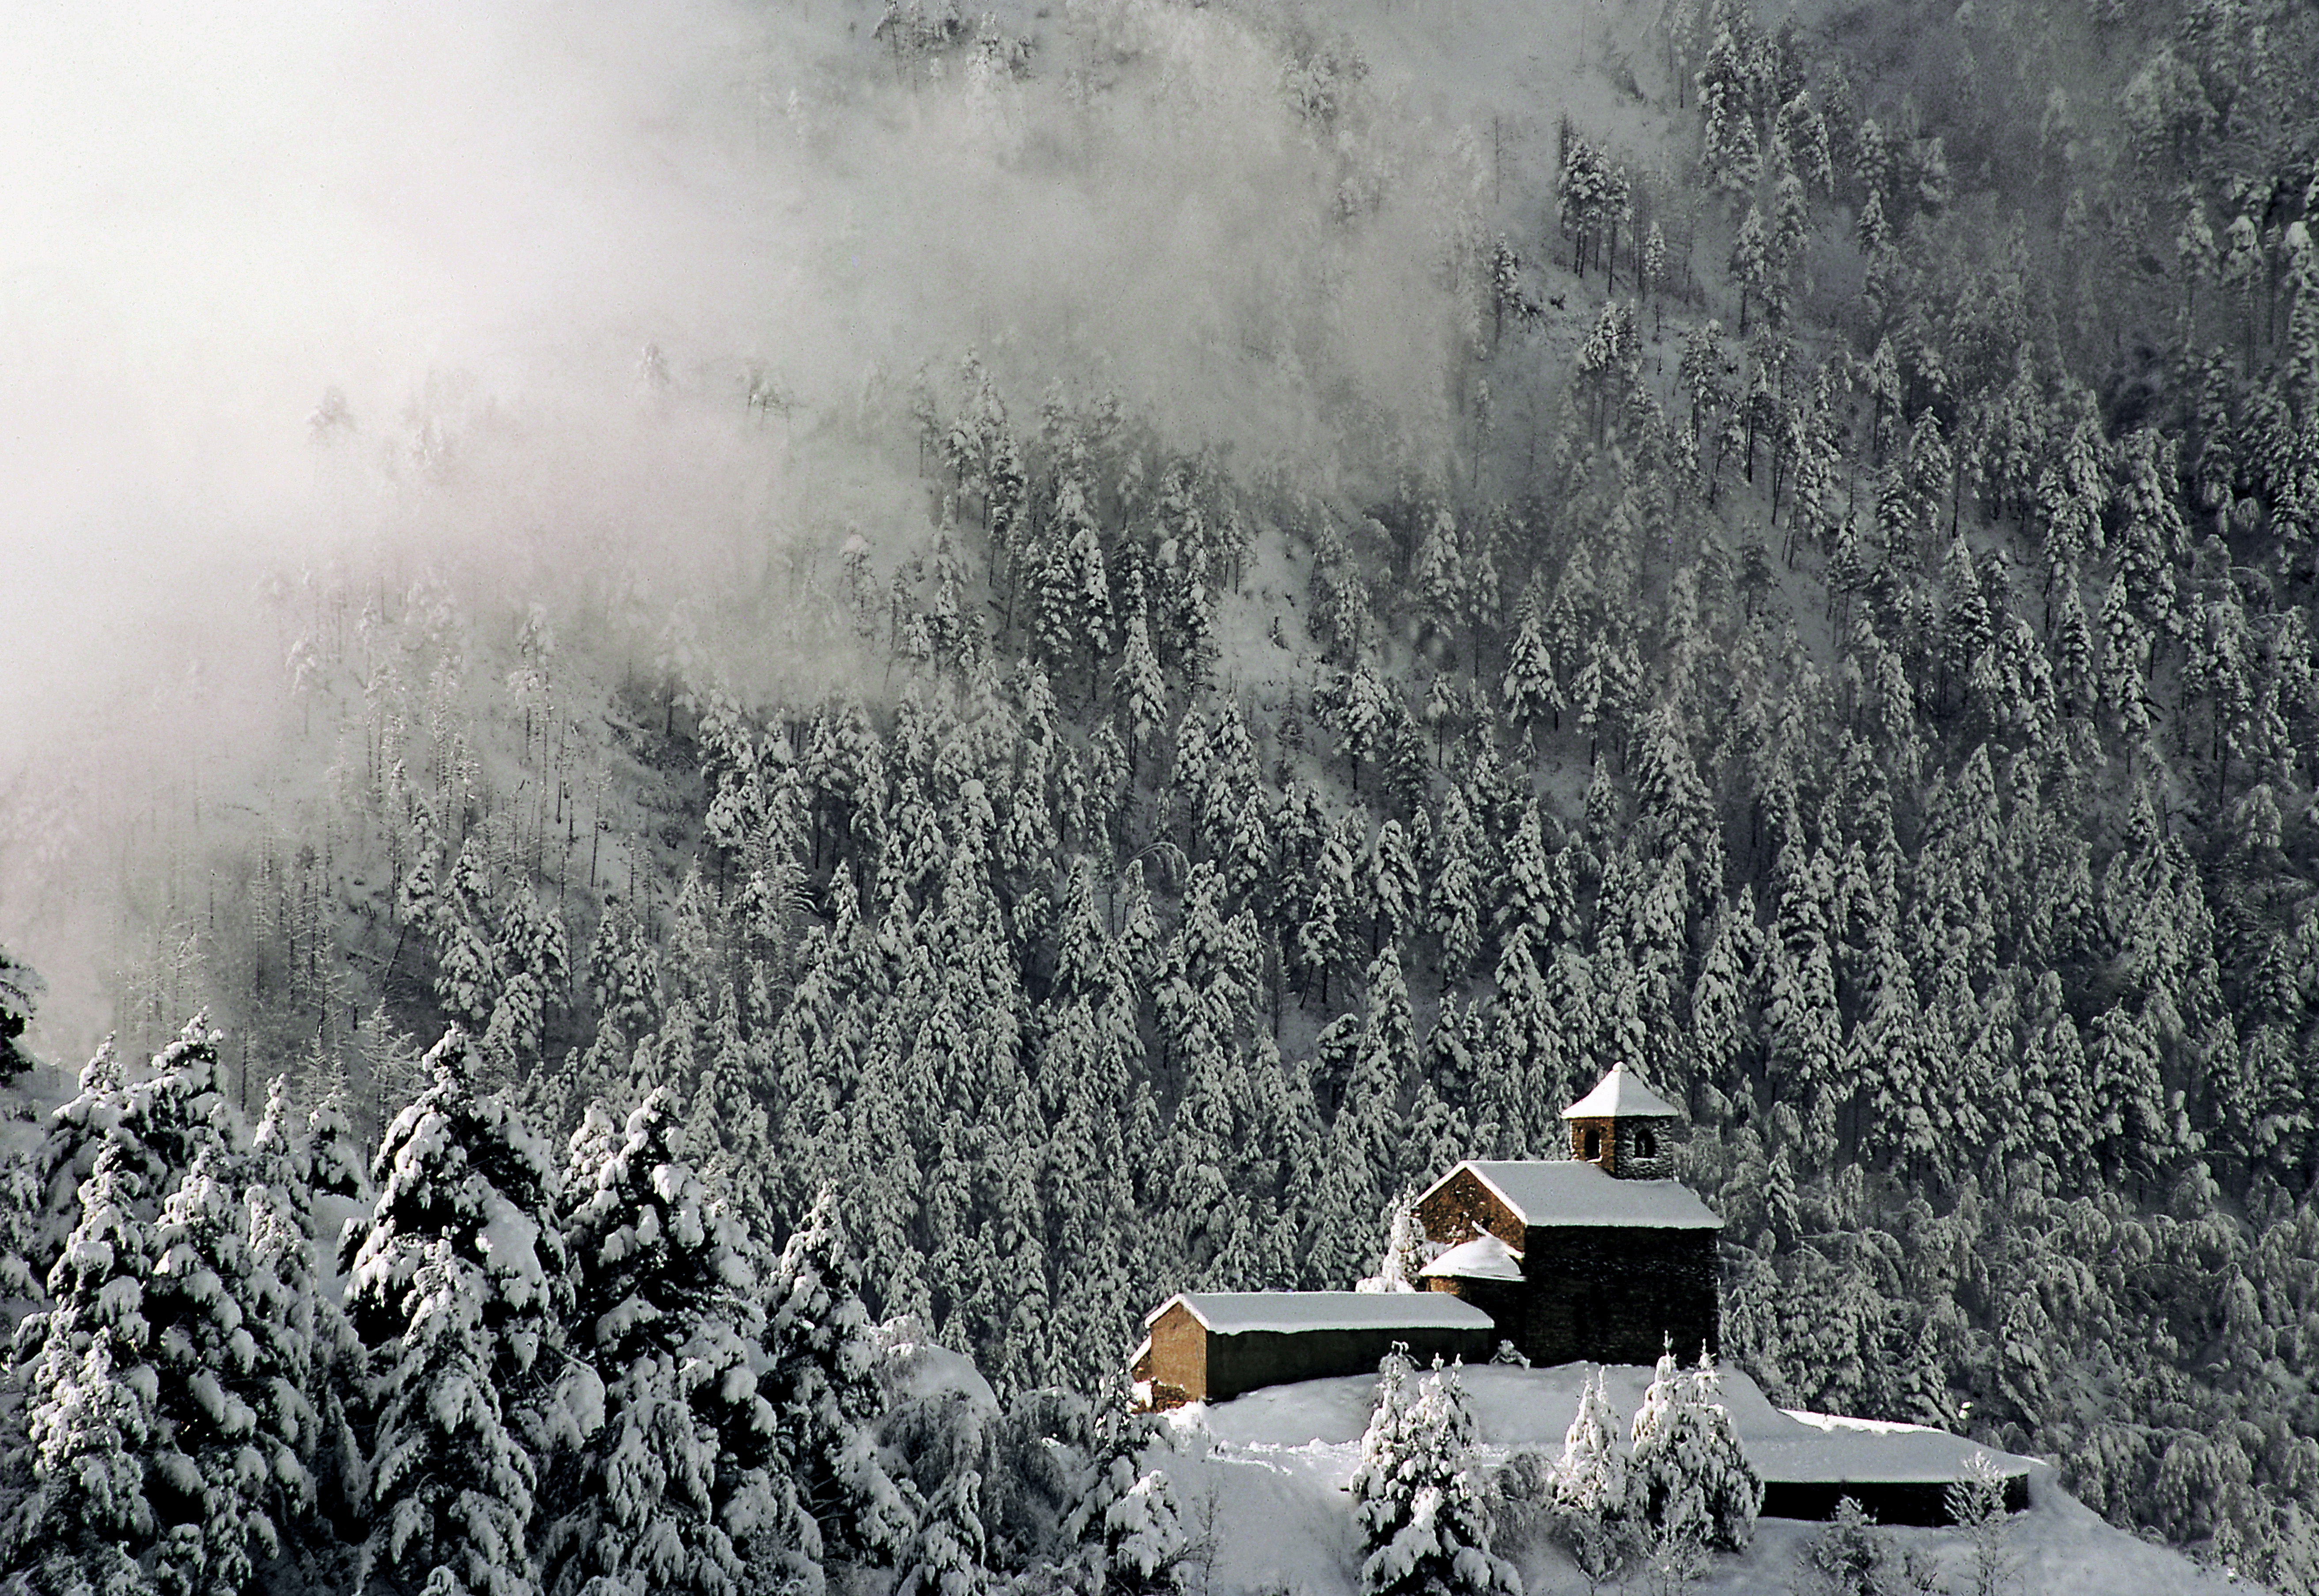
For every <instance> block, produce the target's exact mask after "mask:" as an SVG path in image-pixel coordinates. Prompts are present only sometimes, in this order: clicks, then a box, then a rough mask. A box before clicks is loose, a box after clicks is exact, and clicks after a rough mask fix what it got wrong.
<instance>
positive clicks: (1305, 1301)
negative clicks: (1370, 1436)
mask: <svg viewBox="0 0 2319 1596" xmlns="http://www.w3.org/2000/svg"><path fill="white" fill-rule="evenodd" d="M1177 1303H1183V1304H1184V1306H1185V1307H1187V1308H1188V1309H1190V1310H1191V1311H1192V1317H1193V1318H1195V1319H1196V1320H1198V1321H1200V1322H1201V1323H1202V1324H1204V1325H1205V1326H1206V1327H1207V1328H1208V1330H1210V1331H1211V1332H1212V1333H1213V1334H1215V1335H1219V1336H1238V1335H1245V1334H1247V1333H1248V1332H1250V1331H1251V1330H1271V1331H1275V1332H1287V1331H1295V1330H1402V1329H1407V1330H1489V1329H1491V1328H1492V1327H1493V1323H1494V1321H1493V1320H1492V1319H1491V1318H1490V1316H1489V1315H1488V1314H1486V1313H1484V1312H1482V1311H1481V1310H1480V1309H1479V1308H1476V1307H1475V1306H1474V1305H1473V1304H1472V1303H1464V1302H1460V1301H1459V1300H1458V1299H1457V1298H1456V1297H1453V1296H1451V1295H1450V1294H1448V1293H1447V1292H1439V1291H1415V1292H1411V1291H1396V1292H1366V1291H1187V1292H1181V1293H1178V1294H1177V1295H1175V1296H1172V1297H1169V1299H1168V1300H1167V1301H1166V1302H1164V1303H1160V1305H1159V1306H1158V1307H1157V1308H1154V1309H1153V1310H1152V1311H1151V1312H1150V1314H1149V1315H1147V1316H1146V1317H1145V1319H1144V1321H1143V1322H1144V1323H1146V1324H1151V1323H1153V1322H1155V1321H1157V1320H1158V1319H1159V1317H1160V1315H1161V1314H1162V1313H1165V1312H1167V1311H1168V1310H1169V1308H1171V1307H1173V1306H1174V1305H1175V1304H1177Z"/></svg>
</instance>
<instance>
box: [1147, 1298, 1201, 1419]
mask: <svg viewBox="0 0 2319 1596" xmlns="http://www.w3.org/2000/svg"><path fill="white" fill-rule="evenodd" d="M1150 1368H1151V1405H1152V1406H1153V1407H1155V1408H1177V1407H1181V1406H1183V1404H1184V1403H1186V1402H1198V1401H1200V1400H1201V1399H1202V1398H1203V1397H1205V1395H1206V1394H1207V1390H1208V1330H1207V1327H1206V1326H1205V1325H1204V1324H1202V1323H1201V1322H1200V1321H1198V1320H1197V1319H1196V1318H1195V1317H1193V1314H1192V1311H1191V1310H1190V1309H1189V1308H1187V1307H1186V1306H1184V1304H1183V1303H1171V1304H1170V1305H1169V1308H1168V1311H1167V1312H1164V1313H1162V1314H1160V1317H1159V1318H1157V1319H1155V1320H1153V1321H1151V1363H1150Z"/></svg>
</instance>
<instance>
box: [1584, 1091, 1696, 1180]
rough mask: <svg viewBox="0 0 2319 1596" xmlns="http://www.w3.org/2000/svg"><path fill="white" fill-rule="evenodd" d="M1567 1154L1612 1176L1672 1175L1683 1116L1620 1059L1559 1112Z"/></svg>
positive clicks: (1668, 1177)
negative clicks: (1565, 1129)
mask: <svg viewBox="0 0 2319 1596" xmlns="http://www.w3.org/2000/svg"><path fill="white" fill-rule="evenodd" d="M1562 1117H1563V1120H1564V1121H1565V1122H1566V1123H1567V1124H1568V1125H1569V1126H1570V1156H1571V1157H1572V1158H1574V1159H1577V1160H1578V1161H1579V1162H1580V1163H1582V1164H1593V1166H1595V1167H1596V1168H1599V1169H1601V1170H1602V1173H1603V1174H1605V1175H1608V1176H1610V1177H1612V1178H1613V1179H1618V1180H1671V1179H1673V1178H1674V1129H1675V1127H1676V1125H1677V1124H1678V1123H1681V1121H1682V1118H1683V1115H1682V1114H1681V1113H1679V1112H1678V1111H1677V1110H1676V1108H1675V1106H1674V1105H1673V1104H1671V1103H1669V1102H1668V1101H1667V1100H1666V1099H1665V1098H1664V1097H1662V1096H1659V1095H1658V1094H1657V1093H1656V1092H1654V1091H1652V1090H1651V1089H1650V1088H1649V1087H1647V1086H1645V1085H1643V1083H1642V1080H1641V1078H1639V1077H1638V1076H1637V1075H1636V1074H1635V1072H1634V1071H1633V1070H1631V1069H1628V1068H1627V1066H1626V1064H1625V1063H1624V1062H1620V1064H1618V1065H1616V1066H1614V1067H1613V1068H1612V1069H1611V1073H1610V1074H1608V1075H1606V1076H1604V1077H1603V1078H1602V1080H1601V1081H1599V1082H1597V1083H1596V1085H1595V1087H1594V1089H1593V1091H1591V1092H1589V1093H1587V1094H1586V1096H1584V1097H1581V1098H1580V1099H1579V1100H1578V1101H1577V1102H1575V1103H1574V1104H1572V1105H1570V1106H1569V1107H1567V1108H1566V1109H1564V1110H1563V1111H1562Z"/></svg>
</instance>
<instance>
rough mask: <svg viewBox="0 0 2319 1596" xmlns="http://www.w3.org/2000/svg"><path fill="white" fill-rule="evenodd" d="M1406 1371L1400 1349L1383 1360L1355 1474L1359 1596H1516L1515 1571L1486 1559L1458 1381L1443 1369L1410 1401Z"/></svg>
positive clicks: (1485, 1532)
mask: <svg viewBox="0 0 2319 1596" xmlns="http://www.w3.org/2000/svg"><path fill="white" fill-rule="evenodd" d="M1410 1367H1411V1366H1410V1362H1409V1358H1408V1357H1407V1355H1406V1353H1405V1352H1403V1349H1402V1348H1400V1347H1399V1346H1396V1347H1395V1348H1394V1351H1393V1352H1392V1353H1391V1354H1388V1355H1387V1357H1386V1358H1385V1363H1384V1365H1383V1366H1381V1368H1380V1370H1379V1375H1380V1378H1379V1382H1378V1400H1377V1405H1376V1411H1375V1412H1374V1413H1373V1414H1372V1415H1371V1417H1370V1420H1369V1428H1368V1431H1367V1434H1365V1435H1364V1436H1363V1437H1362V1438H1361V1462H1360V1466H1359V1467H1358V1469H1356V1470H1355V1471H1354V1473H1353V1481H1352V1492H1353V1502H1354V1506H1353V1519H1354V1523H1355V1524H1356V1525H1357V1526H1358V1528H1359V1530H1360V1532H1361V1547H1362V1561H1361V1596H1420V1593H1423V1596H1492V1593H1493V1592H1506V1593H1508V1596H1520V1591H1521V1576H1520V1574H1518V1573H1515V1572H1514V1567H1513V1564H1511V1563H1508V1562H1507V1561H1506V1560H1505V1559H1504V1558H1502V1557H1496V1556H1493V1555H1491V1553H1490V1520H1489V1510H1488V1507H1487V1504H1486V1502H1485V1501H1484V1494H1483V1490H1482V1481H1481V1474H1480V1471H1479V1470H1478V1469H1477V1468H1476V1467H1475V1465H1474V1463H1473V1460H1472V1456H1471V1452H1472V1447H1473V1440H1474V1419H1473V1415H1472V1414H1471V1413H1470V1412H1469V1411H1467V1410H1466V1396H1465V1392H1464V1390H1463V1389H1462V1388H1461V1387H1460V1386H1459V1384H1458V1381H1457V1372H1456V1371H1455V1370H1454V1369H1452V1370H1445V1369H1442V1368H1440V1367H1439V1366H1437V1367H1436V1368H1435V1369H1434V1371H1433V1372H1432V1373H1431V1374H1430V1375H1427V1376H1426V1377H1425V1380H1424V1382H1423V1384H1421V1386H1420V1387H1419V1389H1418V1392H1417V1394H1416V1396H1415V1397H1414V1399H1412V1397H1411V1395H1410V1393H1409V1389H1408V1384H1407V1382H1408V1375H1409V1373H1410Z"/></svg>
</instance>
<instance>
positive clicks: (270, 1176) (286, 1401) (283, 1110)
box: [242, 1078, 365, 1555]
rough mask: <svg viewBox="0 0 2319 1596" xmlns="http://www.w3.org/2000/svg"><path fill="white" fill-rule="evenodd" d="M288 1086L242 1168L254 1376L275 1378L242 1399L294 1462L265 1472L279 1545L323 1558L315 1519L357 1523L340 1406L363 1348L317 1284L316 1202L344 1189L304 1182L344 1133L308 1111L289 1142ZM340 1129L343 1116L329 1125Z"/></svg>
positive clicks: (355, 1447) (356, 1485) (327, 1534)
mask: <svg viewBox="0 0 2319 1596" xmlns="http://www.w3.org/2000/svg"><path fill="white" fill-rule="evenodd" d="M285 1085H286V1083H285V1082H284V1080H283V1079H281V1078H276V1080H275V1083H274V1087H273V1089H271V1090H269V1091H268V1093H267V1095H266V1114H265V1116H264V1118H262V1119H261V1120H260V1121H259V1122H258V1126H257V1133H256V1135H254V1136H253V1137H252V1138H251V1141H250V1149H249V1152H248V1155H247V1156H246V1157H245V1158H244V1159H243V1160H242V1180H243V1193H242V1196H243V1204H244V1207H245V1208H246V1210H247V1212H248V1227H249V1250H250V1257H251V1261H252V1263H253V1265H254V1267H253V1268H252V1270H251V1272H250V1276H249V1284H250V1289H249V1294H248V1321H249V1326H250V1334H251V1336H252V1337H253V1338H254V1339H255V1340H256V1342H257V1364H258V1366H259V1367H261V1368H266V1369H269V1370H272V1371H274V1372H275V1374H274V1377H273V1378H272V1379H271V1380H270V1382H269V1383H268V1384H266V1385H265V1386H263V1387H260V1388H258V1389H257V1390H254V1391H253V1392H252V1393H250V1395H249V1399H248V1400H249V1402H250V1405H251V1407H252V1409H253V1410H254V1411H256V1414H257V1430H258V1433H259V1434H261V1435H273V1436H279V1437H282V1438H284V1444H285V1445H286V1446H287V1447H288V1449H289V1450H290V1452H291V1453H292V1455H293V1456H292V1457H291V1458H290V1459H288V1460H280V1459H277V1461H276V1462H275V1465H274V1471H273V1472H274V1482H273V1484H272V1486H271V1487H270V1489H271V1491H272V1492H273V1503H272V1506H271V1507H269V1509H268V1511H269V1513H270V1514H271V1516H272V1517H273V1519H274V1522H275V1527H276V1528H278V1529H280V1530H281V1531H282V1532H283V1533H284V1535H285V1536H287V1537H292V1538H293V1541H294V1542H296V1543H298V1544H301V1545H303V1546H307V1547H308V1548H309V1549H311V1551H313V1552H314V1553H315V1554H316V1555H325V1554H326V1553H327V1551H328V1550H329V1547H330V1546H331V1544H332V1543H333V1538H334V1535H333V1531H332V1529H331V1528H329V1526H328V1525H326V1524H324V1523H321V1522H320V1521H318V1519H316V1517H315V1510H317V1509H319V1510H320V1513H321V1514H323V1515H327V1516H328V1518H329V1519H332V1520H335V1521H341V1522H351V1521H354V1520H355V1519H357V1518H358V1517H359V1513H360V1502H359V1501H358V1498H359V1495H360V1492H361V1475H362V1456H361V1447H360V1443H359V1441H358V1440H357V1438H356V1436H355V1432H354V1427H353V1424H352V1422H351V1420H350V1419H349V1416H348V1413H347V1408H348V1405H349V1402H350V1401H352V1400H353V1393H356V1392H357V1391H359V1390H360V1388H361V1386H362V1383H363V1379H364V1376H365V1359H364V1356H363V1345H362V1342H361V1340H360V1339H358V1338H357V1337H356V1335H355V1332H354V1327H353V1326H352V1325H351V1324H349V1323H348V1322H347V1316H346V1311H345V1309H344V1308H343V1307H341V1306H340V1305H339V1303H338V1300H337V1299H336V1297H334V1296H333V1295H332V1294H330V1293H329V1290H327V1289H326V1286H325V1281H324V1277H323V1275H322V1263H321V1255H320V1252H319V1251H318V1250H317V1249H318V1247H319V1245H320V1240H321V1236H320V1224H319V1223H318V1222H317V1220H316V1216H315V1213H314V1199H315V1197H316V1195H318V1194H320V1193H323V1192H325V1191H327V1192H329V1195H338V1196H350V1195H354V1194H353V1190H352V1189H351V1188H347V1189H343V1190H342V1189H338V1188H337V1187H335V1186H333V1187H327V1188H326V1187H324V1186H322V1185H321V1184H320V1180H319V1179H317V1178H314V1177H311V1175H310V1172H311V1171H312V1170H314V1169H315V1168H316V1167H317V1159H318V1155H320V1156H321V1157H326V1158H328V1159H330V1160H332V1163H331V1164H329V1165H325V1166H323V1167H325V1168H332V1167H336V1161H337V1160H338V1159H344V1158H347V1157H350V1156H351V1151H352V1150H351V1141H352V1132H351V1130H348V1131H347V1141H346V1142H345V1143H338V1142H336V1141H334V1139H333V1136H332V1132H331V1129H330V1124H329V1121H327V1120H324V1119H323V1114H324V1110H322V1109H317V1110H316V1111H315V1112H314V1114H312V1115H310V1116H309V1119H308V1125H309V1132H308V1135H309V1140H308V1141H305V1142H304V1143H303V1144H301V1143H300V1142H299V1141H298V1140H297V1139H296V1138H295V1137H294V1136H293V1135H292V1134H291V1131H290V1123H291V1108H290V1103H289V1098H288V1095H287V1093H286V1090H285V1089H284V1087H285ZM317 1121H321V1122H322V1123H323V1124H324V1127H325V1133H324V1136H323V1137H321V1138H315V1136H314V1132H313V1131H312V1129H311V1127H312V1126H313V1125H314V1124H315V1123H316V1122H317ZM344 1123H345V1115H344V1114H343V1113H342V1112H340V1113H338V1115H337V1124H338V1125H339V1126H343V1125H344ZM356 1173H357V1175H358V1173H359V1172H358V1171H357V1172H356ZM332 1178H333V1179H334V1180H335V1179H338V1178H340V1177H339V1176H333V1177H332ZM293 1463H294V1464H295V1465H297V1466H296V1467H294V1468H293V1466H292V1464H293ZM301 1471H302V1472H303V1477H302V1473H301Z"/></svg>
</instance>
